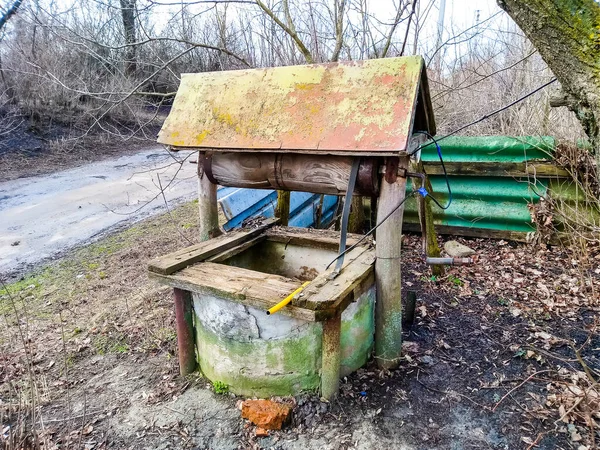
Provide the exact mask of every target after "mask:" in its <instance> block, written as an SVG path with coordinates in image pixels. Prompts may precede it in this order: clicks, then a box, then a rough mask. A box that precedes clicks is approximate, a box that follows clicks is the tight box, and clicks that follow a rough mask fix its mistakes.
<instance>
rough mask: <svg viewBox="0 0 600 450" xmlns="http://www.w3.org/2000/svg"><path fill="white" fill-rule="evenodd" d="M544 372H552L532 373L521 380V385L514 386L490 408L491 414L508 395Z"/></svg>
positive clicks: (549, 370) (550, 370) (548, 370)
mask: <svg viewBox="0 0 600 450" xmlns="http://www.w3.org/2000/svg"><path fill="white" fill-rule="evenodd" d="M545 372H553V370H552V369H547V370H540V371H538V372H534V373H532V374H531V375H529V376H528V377H527V378H525V380H523V382H522V383H519V384H518V385H517V386H515V387H514V388H512V389H511V390H510V391H508V392H507V393H506V394H504V397H502V398H501V399H500V400H499V401H498V402H497V403H496V404H495V405H494V407H493V408H492V412H494V411H496V408H498V406H500V403H502V402H503V401H504V400H505V399H506V397H508V396H509V395H510V394H512V393H513V392H514V391H516V390H517V389H519V388H520V387H521V386H523V385H524V384H525V383H527V382H528V381H529V380H531V379H532V378H533V377H535V376H536V375H539V374H540V373H545Z"/></svg>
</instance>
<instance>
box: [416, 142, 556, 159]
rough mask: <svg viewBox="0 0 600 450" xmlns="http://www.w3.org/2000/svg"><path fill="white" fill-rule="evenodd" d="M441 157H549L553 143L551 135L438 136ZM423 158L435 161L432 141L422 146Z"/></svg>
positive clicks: (434, 149)
mask: <svg viewBox="0 0 600 450" xmlns="http://www.w3.org/2000/svg"><path fill="white" fill-rule="evenodd" d="M439 144H440V147H441V148H442V154H443V156H444V161H448V162H499V163H502V162H505V163H509V162H525V161H534V160H551V159H552V155H553V154H554V149H555V147H556V141H555V139H554V138H553V137H552V136H541V137H536V136H519V137H514V136H451V137H448V138H445V139H442V140H440V142H439ZM421 159H422V160H423V161H438V155H437V151H436V148H435V145H433V143H432V144H429V145H427V146H425V147H424V148H423V150H422V153H421Z"/></svg>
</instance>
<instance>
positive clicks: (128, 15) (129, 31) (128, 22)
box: [120, 0, 137, 76]
mask: <svg viewBox="0 0 600 450" xmlns="http://www.w3.org/2000/svg"><path fill="white" fill-rule="evenodd" d="M120 2H121V17H122V19H123V30H124V32H125V45H127V47H125V74H126V75H127V76H134V75H135V72H136V67H137V62H136V48H135V40H136V37H135V13H136V6H135V2H136V0H120Z"/></svg>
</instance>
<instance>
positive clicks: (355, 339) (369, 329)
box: [340, 287, 375, 376]
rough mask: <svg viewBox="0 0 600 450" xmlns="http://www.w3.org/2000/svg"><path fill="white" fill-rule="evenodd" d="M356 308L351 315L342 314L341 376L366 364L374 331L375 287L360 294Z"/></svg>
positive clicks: (371, 346) (371, 348) (371, 347)
mask: <svg viewBox="0 0 600 450" xmlns="http://www.w3.org/2000/svg"><path fill="white" fill-rule="evenodd" d="M357 303H358V309H357V310H356V311H355V312H354V314H353V315H352V316H351V317H345V315H346V314H344V315H342V330H341V333H340V341H341V342H340V345H341V351H342V363H341V368H340V374H341V376H346V375H348V374H350V373H352V372H354V371H355V370H357V369H359V368H361V367H362V366H364V365H365V364H366V362H367V361H368V359H369V356H370V355H371V351H372V350H373V342H374V341H373V336H374V333H375V288H374V287H372V288H371V289H369V290H368V291H366V292H365V293H364V294H362V295H361V296H360V298H359V299H358V301H357Z"/></svg>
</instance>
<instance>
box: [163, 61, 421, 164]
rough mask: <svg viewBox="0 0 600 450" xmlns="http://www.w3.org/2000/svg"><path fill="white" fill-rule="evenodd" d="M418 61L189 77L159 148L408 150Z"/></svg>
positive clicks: (279, 68)
mask: <svg viewBox="0 0 600 450" xmlns="http://www.w3.org/2000/svg"><path fill="white" fill-rule="evenodd" d="M423 71H424V68H423V60H422V58H421V57H403V58H387V59H377V60H369V61H355V62H344V63H330V64H314V65H306V66H290V67H275V68H267V69H251V70H236V71H225V72H208V73H198V74H184V75H183V76H182V78H181V85H180V87H179V90H178V92H177V96H176V97H175V101H174V103H173V107H172V109H171V113H170V114H169V117H168V118H167V120H166V121H165V123H164V125H163V127H162V129H161V131H160V133H159V137H158V142H160V143H162V144H166V145H171V146H175V147H188V148H211V149H215V150H218V149H228V150H252V151H257V150H266V151H302V152H321V153H336V152H344V153H356V154H367V153H368V154H390V153H397V152H401V151H404V150H406V147H407V143H408V137H409V134H410V132H411V129H412V124H413V119H414V115H415V107H416V102H417V97H418V92H419V89H420V81H421V79H422V78H421V77H422V76H423V75H422V72H423Z"/></svg>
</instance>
